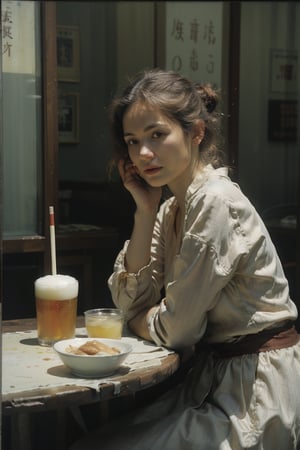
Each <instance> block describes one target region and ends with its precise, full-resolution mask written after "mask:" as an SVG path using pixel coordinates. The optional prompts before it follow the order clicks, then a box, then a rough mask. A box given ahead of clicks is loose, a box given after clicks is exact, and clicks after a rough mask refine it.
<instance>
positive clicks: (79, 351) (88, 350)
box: [66, 340, 120, 355]
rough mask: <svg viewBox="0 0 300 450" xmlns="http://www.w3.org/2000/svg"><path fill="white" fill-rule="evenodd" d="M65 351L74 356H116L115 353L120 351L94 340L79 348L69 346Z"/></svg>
mask: <svg viewBox="0 0 300 450" xmlns="http://www.w3.org/2000/svg"><path fill="white" fill-rule="evenodd" d="M66 350H67V352H69V353H73V354H74V355H99V354H103V355H116V354H117V353H120V350H118V349H117V348H115V347H111V346H110V345H106V344H104V343H103V342H99V341H96V340H93V341H87V342H85V343H84V344H82V345H80V346H79V347H74V346H73V345H69V346H68V347H67V348H66Z"/></svg>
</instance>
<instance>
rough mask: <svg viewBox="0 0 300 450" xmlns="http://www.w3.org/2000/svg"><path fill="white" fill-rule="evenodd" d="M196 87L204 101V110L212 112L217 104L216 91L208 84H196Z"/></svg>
mask: <svg viewBox="0 0 300 450" xmlns="http://www.w3.org/2000/svg"><path fill="white" fill-rule="evenodd" d="M196 89H197V91H198V92H199V94H200V97H201V100H202V101H203V103H204V106H205V108H206V111H207V112H208V113H209V114H210V113H212V112H213V111H214V110H215V109H216V106H217V104H218V96H217V93H216V91H215V90H214V89H213V88H212V86H211V85H210V84H204V85H196Z"/></svg>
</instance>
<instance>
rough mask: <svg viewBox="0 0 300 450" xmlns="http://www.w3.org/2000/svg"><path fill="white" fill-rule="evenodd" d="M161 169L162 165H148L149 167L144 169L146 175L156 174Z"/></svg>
mask: <svg viewBox="0 0 300 450" xmlns="http://www.w3.org/2000/svg"><path fill="white" fill-rule="evenodd" d="M160 170H161V167H148V169H145V170H144V173H145V174H146V175H154V174H156V173H157V172H159V171H160Z"/></svg>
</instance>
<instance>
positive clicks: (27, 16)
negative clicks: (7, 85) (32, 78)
mask: <svg viewBox="0 0 300 450" xmlns="http://www.w3.org/2000/svg"><path fill="white" fill-rule="evenodd" d="M1 22H2V70H3V72H6V73H20V74H21V73H22V74H34V73H35V72H36V65H35V56H34V55H35V54H34V52H33V50H32V49H33V48H34V47H35V27H34V26H33V24H34V23H35V2H34V1H26V2H25V1H16V0H12V1H10V0H3V1H2V2H1Z"/></svg>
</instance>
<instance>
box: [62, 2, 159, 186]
mask: <svg viewBox="0 0 300 450" xmlns="http://www.w3.org/2000/svg"><path fill="white" fill-rule="evenodd" d="M153 11H154V7H153V2H143V3H141V2H102V1H101V2H88V1H84V2H83V1H81V2H57V24H58V25H72V26H73V25H76V26H79V27H80V72H81V75H80V83H63V84H62V83H59V87H60V88H61V87H63V88H64V89H65V90H66V91H67V92H79V93H80V137H79V143H78V144H60V146H59V179H60V180H62V181H66V180H69V181H70V180H71V181H100V182H101V181H106V180H107V164H108V162H109V158H110V142H109V133H108V122H107V106H108V105H109V103H110V100H111V98H112V96H113V95H114V93H115V92H116V91H117V89H118V88H119V86H121V85H122V84H124V83H125V84H126V83H127V77H128V76H130V75H133V74H135V73H136V72H137V71H139V70H141V69H142V68H144V67H147V66H148V67H150V66H152V65H153V61H154V37H153V33H154V16H153V14H154V13H153Z"/></svg>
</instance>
